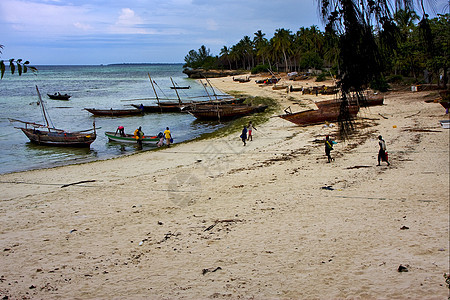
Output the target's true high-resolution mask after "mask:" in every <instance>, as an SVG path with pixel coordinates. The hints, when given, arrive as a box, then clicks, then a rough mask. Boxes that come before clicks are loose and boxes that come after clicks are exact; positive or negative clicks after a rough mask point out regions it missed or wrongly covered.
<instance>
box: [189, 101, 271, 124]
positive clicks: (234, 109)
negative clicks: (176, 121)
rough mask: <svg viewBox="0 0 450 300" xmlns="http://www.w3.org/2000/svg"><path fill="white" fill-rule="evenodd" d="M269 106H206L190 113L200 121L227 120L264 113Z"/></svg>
mask: <svg viewBox="0 0 450 300" xmlns="http://www.w3.org/2000/svg"><path fill="white" fill-rule="evenodd" d="M266 108H267V105H260V106H249V105H245V104H242V105H240V104H237V105H234V104H222V105H210V106H208V105H205V106H200V107H198V108H196V109H191V110H188V113H190V114H191V115H193V116H194V117H196V118H197V119H198V120H226V119H234V118H239V117H243V116H247V115H250V114H253V113H257V112H263V111H264V110H265V109H266Z"/></svg>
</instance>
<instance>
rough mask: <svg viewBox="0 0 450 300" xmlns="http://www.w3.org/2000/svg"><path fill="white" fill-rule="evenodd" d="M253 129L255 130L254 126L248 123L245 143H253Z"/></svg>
mask: <svg viewBox="0 0 450 300" xmlns="http://www.w3.org/2000/svg"><path fill="white" fill-rule="evenodd" d="M253 129H255V130H257V129H256V127H255V126H253V124H252V121H250V122H248V127H247V131H248V137H247V141H248V140H250V141H253V135H252V132H253Z"/></svg>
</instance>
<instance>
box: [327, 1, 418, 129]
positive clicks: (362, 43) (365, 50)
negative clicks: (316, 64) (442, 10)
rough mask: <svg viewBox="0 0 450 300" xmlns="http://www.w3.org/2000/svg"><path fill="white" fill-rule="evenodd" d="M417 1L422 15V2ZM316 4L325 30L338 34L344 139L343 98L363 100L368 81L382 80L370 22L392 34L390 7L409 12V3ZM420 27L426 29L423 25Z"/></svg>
mask: <svg viewBox="0 0 450 300" xmlns="http://www.w3.org/2000/svg"><path fill="white" fill-rule="evenodd" d="M417 2H418V3H419V4H420V7H421V8H422V12H423V13H425V12H424V5H423V0H417ZM318 3H319V9H320V11H321V15H322V18H323V21H324V23H325V24H326V30H327V31H328V32H337V33H340V38H339V49H340V67H341V74H340V80H339V86H340V89H341V92H342V100H343V101H342V105H341V112H340V120H341V122H339V124H340V131H341V133H343V136H344V137H345V136H346V132H347V130H348V129H352V128H353V124H352V123H351V120H350V116H349V114H348V101H347V97H348V95H349V93H350V91H351V90H354V91H355V95H356V96H357V97H358V98H362V99H363V97H362V91H363V89H364V88H365V87H366V86H367V85H368V84H369V83H370V82H371V81H372V80H374V79H380V78H383V77H382V76H383V74H382V72H383V59H382V57H381V55H380V48H379V44H377V43H376V37H375V35H374V32H373V27H372V22H374V23H375V24H374V25H376V26H377V27H378V28H382V29H384V30H386V31H387V32H389V31H392V30H393V28H395V25H394V24H393V22H392V20H393V15H392V11H391V7H395V8H396V9H403V8H405V9H411V10H412V7H413V0H403V1H401V0H395V1H394V0H391V1H389V0H319V2H318ZM424 15H425V14H424ZM425 21H426V15H425ZM423 24H424V27H425V28H426V22H423ZM380 31H382V30H380Z"/></svg>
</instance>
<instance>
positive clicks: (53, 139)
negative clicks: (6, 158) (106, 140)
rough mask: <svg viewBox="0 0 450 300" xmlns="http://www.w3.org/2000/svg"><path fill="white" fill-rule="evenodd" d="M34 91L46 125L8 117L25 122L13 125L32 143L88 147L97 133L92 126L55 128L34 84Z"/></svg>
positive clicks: (12, 120)
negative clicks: (68, 129)
mask: <svg viewBox="0 0 450 300" xmlns="http://www.w3.org/2000/svg"><path fill="white" fill-rule="evenodd" d="M36 91H37V93H38V95H39V104H40V107H41V109H42V114H43V116H44V121H45V123H46V125H43V124H38V123H33V122H25V121H21V120H16V119H9V120H10V121H11V122H20V123H23V124H25V127H15V128H17V129H20V130H22V132H23V133H24V134H25V135H26V136H27V137H28V139H29V140H30V141H31V142H32V143H36V144H39V145H46V146H67V147H89V146H90V144H91V143H92V142H94V141H95V139H96V137H97V134H96V131H95V122H94V128H92V129H88V130H82V131H75V132H69V131H66V130H62V129H57V128H54V127H51V126H50V123H49V121H48V115H47V111H46V109H45V106H44V102H43V101H42V98H41V95H40V93H39V89H38V87H37V86H36Z"/></svg>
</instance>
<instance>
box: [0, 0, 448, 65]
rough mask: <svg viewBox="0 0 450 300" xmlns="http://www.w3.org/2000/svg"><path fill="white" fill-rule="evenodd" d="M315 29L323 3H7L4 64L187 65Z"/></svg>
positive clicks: (1, 29)
mask: <svg viewBox="0 0 450 300" xmlns="http://www.w3.org/2000/svg"><path fill="white" fill-rule="evenodd" d="M446 3H447V0H437V2H436V9H437V11H438V12H442V10H443V7H444V5H445V4H446ZM311 25H317V26H319V28H321V29H323V25H322V23H321V21H320V18H319V15H318V9H317V2H316V1H315V0H271V1H267V0H258V1H254V0H236V1H235V0H220V1H217V0H162V1H161V0H159V1H153V0H127V1H120V0H111V1H108V0H0V44H2V45H4V46H5V48H4V49H3V54H1V56H0V59H10V58H16V59H17V58H23V59H27V60H30V61H31V62H32V64H34V65H43V64H109V63H138V62H148V63H150V62H153V63H175V62H181V63H182V62H184V57H185V55H186V54H187V53H188V52H189V50H191V49H195V50H197V49H198V48H200V46H201V45H205V46H206V47H207V48H209V49H211V53H212V54H214V55H217V54H219V51H220V49H221V48H222V47H223V46H228V47H230V46H232V45H234V44H236V43H237V42H238V41H239V40H240V39H241V38H242V37H244V36H245V35H248V36H250V37H251V38H253V36H254V35H253V34H254V33H255V32H256V31H258V30H262V32H264V33H266V37H267V38H271V37H272V35H273V33H274V32H275V30H276V29H278V28H285V29H290V30H291V31H292V32H295V31H297V30H298V29H299V28H300V27H310V26H311Z"/></svg>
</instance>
